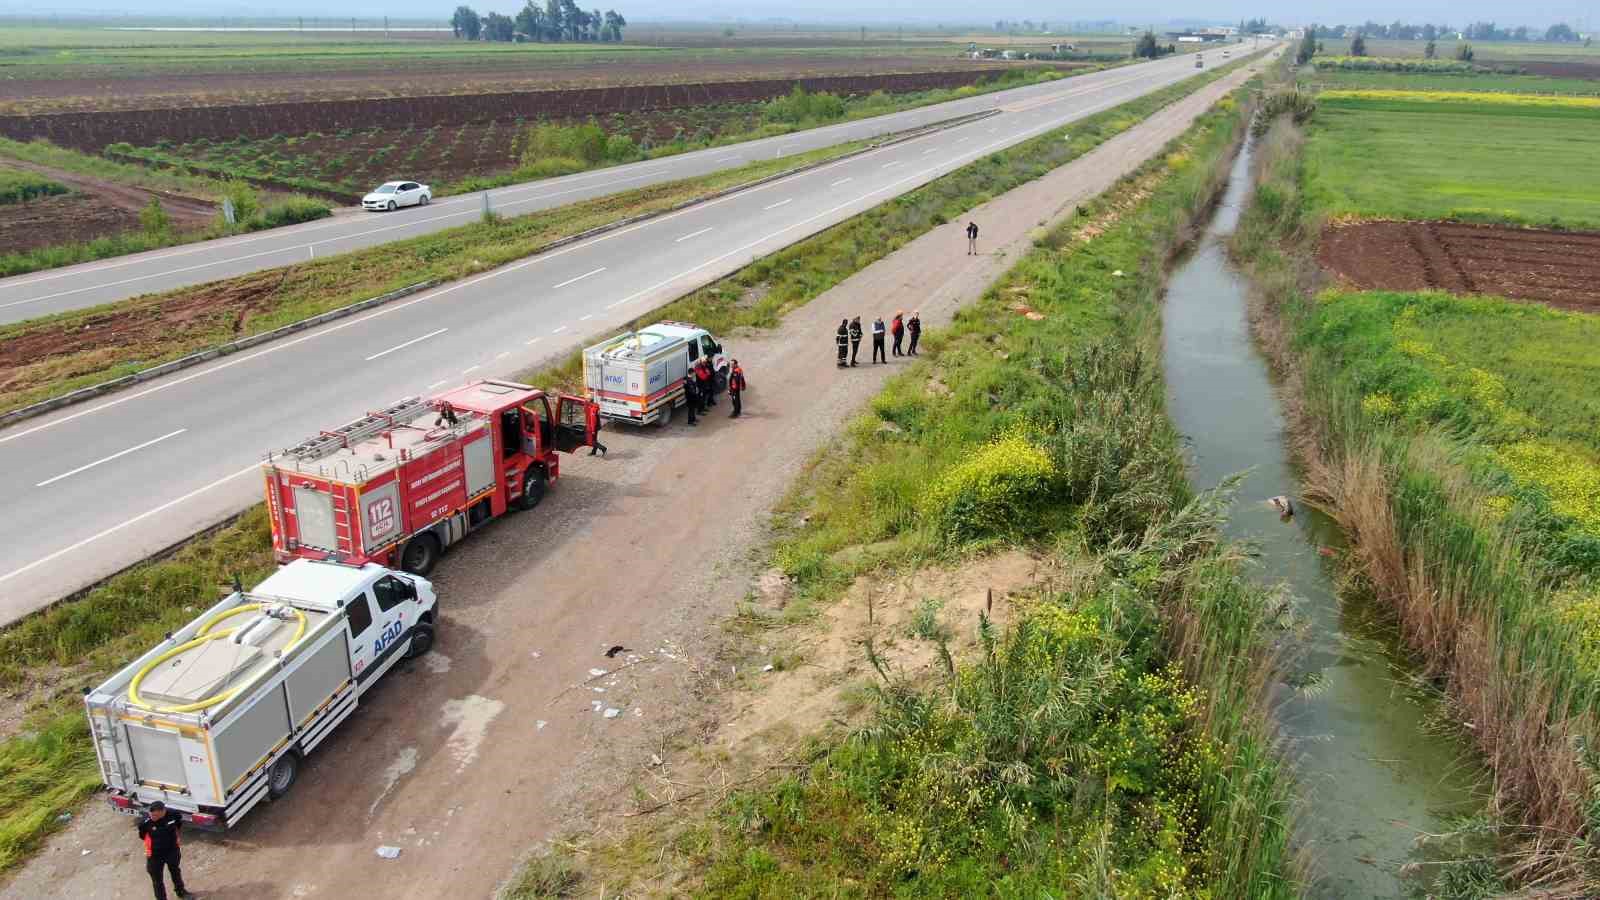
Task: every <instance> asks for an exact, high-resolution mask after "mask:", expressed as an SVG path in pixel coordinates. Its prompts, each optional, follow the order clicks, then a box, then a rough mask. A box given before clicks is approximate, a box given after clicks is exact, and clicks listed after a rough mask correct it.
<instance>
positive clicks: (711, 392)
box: [694, 357, 717, 412]
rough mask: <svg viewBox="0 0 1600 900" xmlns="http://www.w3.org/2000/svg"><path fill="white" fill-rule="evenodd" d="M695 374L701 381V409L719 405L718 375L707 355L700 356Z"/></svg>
mask: <svg viewBox="0 0 1600 900" xmlns="http://www.w3.org/2000/svg"><path fill="white" fill-rule="evenodd" d="M694 376H695V378H696V379H697V380H698V381H699V382H700V384H699V387H700V409H701V411H702V412H704V411H705V410H707V409H710V408H711V407H713V406H716V405H717V376H716V373H714V372H712V371H711V364H710V363H708V362H706V360H705V357H701V358H700V363H699V366H698V368H696V369H695V372H694Z"/></svg>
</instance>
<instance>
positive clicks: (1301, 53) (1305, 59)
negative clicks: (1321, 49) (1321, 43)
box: [1294, 25, 1317, 66]
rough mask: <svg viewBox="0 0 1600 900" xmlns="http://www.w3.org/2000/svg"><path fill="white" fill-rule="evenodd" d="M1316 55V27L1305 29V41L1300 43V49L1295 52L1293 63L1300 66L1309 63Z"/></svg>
mask: <svg viewBox="0 0 1600 900" xmlns="http://www.w3.org/2000/svg"><path fill="white" fill-rule="evenodd" d="M1316 55H1317V26H1315V25H1313V26H1311V27H1310V28H1307V29H1306V36H1305V39H1304V40H1302V41H1301V42H1300V48H1299V49H1298V50H1296V51H1295V54H1294V61H1295V62H1297V63H1299V64H1300V65H1302V66H1303V65H1305V64H1307V63H1309V62H1311V57H1313V56H1316Z"/></svg>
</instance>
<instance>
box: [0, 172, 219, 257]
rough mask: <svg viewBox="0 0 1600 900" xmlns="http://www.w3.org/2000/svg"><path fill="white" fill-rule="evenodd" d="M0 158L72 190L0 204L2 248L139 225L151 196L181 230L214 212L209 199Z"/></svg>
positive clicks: (68, 240) (205, 220) (83, 238)
mask: <svg viewBox="0 0 1600 900" xmlns="http://www.w3.org/2000/svg"><path fill="white" fill-rule="evenodd" d="M0 163H4V164H5V166H6V168H11V169H23V170H25V171H29V172H34V173H36V174H39V175H43V176H45V177H46V178H49V179H50V180H52V181H57V182H60V183H61V184H64V185H66V186H67V187H69V188H71V189H72V191H73V192H72V193H70V194H62V195H59V196H55V197H44V198H41V199H38V200H33V201H30V202H28V203H13V204H8V205H6V206H0V247H3V248H5V250H7V251H22V250H33V249H36V248H39V247H49V246H53V245H55V244H65V243H71V242H74V241H90V240H93V239H95V238H98V237H106V236H107V235H112V234H116V233H117V232H121V231H131V230H135V229H137V228H138V227H139V211H140V210H142V209H144V208H145V207H146V206H148V205H149V203H150V198H152V197H156V198H159V199H160V200H161V205H162V206H163V207H164V208H165V209H166V211H167V215H168V216H170V217H171V218H172V224H173V227H174V228H177V229H178V230H180V231H183V230H188V229H191V228H199V227H201V226H203V225H205V224H206V223H208V222H210V221H211V219H212V217H213V216H214V215H215V214H216V207H215V206H213V205H212V204H211V202H210V201H207V200H199V199H196V198H194V197H185V196H183V195H181V194H174V193H170V192H168V191H154V190H148V189H146V188H141V187H134V186H132V185H127V184H120V183H118V182H115V181H107V180H106V179H104V178H94V177H92V176H88V175H81V174H79V173H77V172H68V171H66V170H64V169H57V168H55V167H54V166H45V165H40V164H38V163H32V162H27V161H24V160H20V159H10V158H7V157H0Z"/></svg>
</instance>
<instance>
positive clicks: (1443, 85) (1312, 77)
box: [1300, 67, 1600, 96]
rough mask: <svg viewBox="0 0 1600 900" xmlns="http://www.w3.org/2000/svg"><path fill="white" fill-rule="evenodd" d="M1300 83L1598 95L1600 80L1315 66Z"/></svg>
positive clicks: (1368, 88) (1382, 87)
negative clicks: (1363, 70)
mask: <svg viewBox="0 0 1600 900" xmlns="http://www.w3.org/2000/svg"><path fill="white" fill-rule="evenodd" d="M1300 81H1301V83H1302V84H1308V85H1313V86H1316V87H1327V88H1353V89H1356V90H1398V91H1505V92H1508V93H1513V94H1590V95H1597V96H1600V81H1595V80H1592V79H1588V78H1547V77H1545V76H1542V75H1515V74H1502V73H1499V72H1465V73H1462V74H1459V75H1458V74H1443V73H1435V72H1351V71H1344V70H1339V69H1325V68H1320V67H1319V68H1318V69H1317V70H1316V71H1315V72H1311V73H1306V74H1303V75H1301V76H1300Z"/></svg>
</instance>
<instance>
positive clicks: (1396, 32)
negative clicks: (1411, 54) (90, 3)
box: [1312, 20, 1580, 43]
mask: <svg viewBox="0 0 1600 900" xmlns="http://www.w3.org/2000/svg"><path fill="white" fill-rule="evenodd" d="M1312 27H1313V28H1316V29H1317V30H1316V33H1315V35H1313V36H1315V37H1325V38H1339V39H1343V38H1355V37H1357V36H1364V37H1369V38H1388V39H1390V40H1397V41H1418V40H1421V41H1432V40H1439V39H1445V40H1448V39H1452V38H1454V37H1455V36H1456V35H1457V34H1460V35H1461V37H1462V39H1463V40H1468V41H1538V40H1545V41H1552V42H1557V43H1566V42H1572V41H1577V40H1579V39H1580V38H1579V36H1578V32H1576V31H1574V30H1573V29H1572V26H1570V25H1568V24H1567V23H1565V22H1557V23H1556V24H1554V25H1551V26H1550V27H1549V28H1546V29H1545V30H1544V33H1543V35H1541V34H1540V33H1539V30H1538V29H1536V28H1529V27H1527V26H1526V25H1519V26H1517V27H1515V28H1501V27H1499V26H1498V25H1496V24H1495V23H1493V22H1473V23H1471V24H1470V25H1465V26H1462V27H1460V28H1456V27H1454V26H1452V25H1448V24H1445V25H1433V24H1427V25H1408V24H1406V23H1404V22H1399V21H1396V22H1392V23H1390V24H1388V25H1384V24H1382V23H1380V22H1373V21H1370V20H1369V21H1367V22H1364V23H1362V24H1360V25H1328V26H1312Z"/></svg>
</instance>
